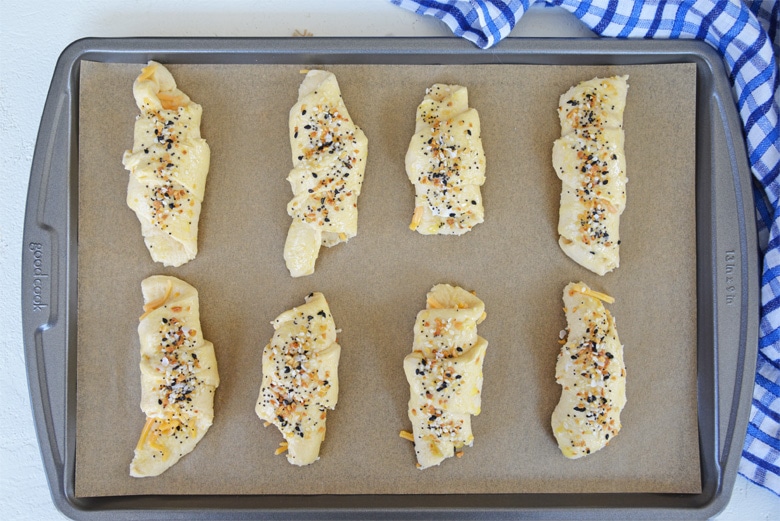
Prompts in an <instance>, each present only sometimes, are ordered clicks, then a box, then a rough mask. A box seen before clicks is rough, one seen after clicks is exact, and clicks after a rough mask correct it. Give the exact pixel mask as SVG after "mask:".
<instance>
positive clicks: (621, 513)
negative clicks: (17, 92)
mask: <svg viewBox="0 0 780 521" xmlns="http://www.w3.org/2000/svg"><path fill="white" fill-rule="evenodd" d="M149 59H157V60H161V61H162V60H167V61H175V62H178V63H306V64H318V63H338V62H351V63H407V64H413V63H420V64H429V63H445V64H446V63H457V64H466V63H497V64H501V63H524V64H553V65H555V64H573V65H596V64H599V65H621V64H643V63H676V62H681V61H685V62H694V63H696V64H697V70H698V73H697V75H698V77H699V80H700V81H699V96H700V98H701V97H702V96H704V98H705V99H700V101H699V104H698V105H699V107H709V108H707V111H708V114H709V116H710V118H711V119H712V120H721V121H723V123H724V124H725V125H726V133H727V137H726V142H725V143H713V144H714V145H716V146H714V147H712V148H711V150H712V151H711V153H712V154H727V156H728V161H729V164H731V165H732V172H731V174H732V175H731V177H730V178H728V179H721V178H717V179H714V180H712V179H707V178H706V177H707V176H706V174H707V172H703V173H702V172H701V168H700V167H697V183H700V182H704V183H710V182H711V181H714V182H715V183H717V185H718V187H719V189H726V190H733V192H734V199H735V205H734V207H733V208H728V209H726V211H725V212H720V213H717V212H715V210H721V209H714V208H707V211H708V212H703V211H700V208H699V206H697V227H698V228H699V229H702V228H704V229H708V230H710V231H714V232H715V233H717V231H718V222H719V219H734V218H736V219H737V220H738V221H739V226H740V234H741V237H740V252H739V256H740V264H739V266H740V268H739V269H740V277H741V278H740V291H739V312H738V314H737V315H736V316H734V317H732V319H731V322H733V323H732V324H726V325H725V326H733V327H735V328H739V330H740V345H739V346H736V348H737V349H738V350H739V353H740V356H739V363H738V367H736V368H732V369H729V368H723V367H717V366H715V363H716V355H717V352H716V351H717V349H719V348H721V347H724V346H717V344H716V341H717V339H716V338H711V337H712V336H713V335H714V333H712V332H713V331H714V330H715V324H714V323H713V321H712V320H710V321H707V320H704V319H702V318H701V312H700V319H699V323H700V329H699V350H698V351H699V366H700V370H701V369H702V364H704V366H707V367H714V371H715V373H714V374H712V377H713V379H714V380H713V381H709V380H707V375H705V377H703V378H700V388H699V393H700V410H699V419H700V428H701V429H702V431H703V432H702V433H700V437H702V441H704V442H705V443H703V444H702V454H701V458H702V476H703V477H702V479H703V485H704V488H705V490H704V491H703V492H702V494H698V495H696V494H694V495H680V494H590V495H577V494H505V495H499V494H495V495H493V494H485V495H479V496H468V495H466V496H452V495H420V496H388V495H385V496H377V495H361V496H354V495H344V496H195V497H187V498H181V497H155V496H144V497H112V498H76V497H75V494H74V489H73V487H74V474H75V464H74V461H73V459H74V455H75V407H76V404H75V367H76V365H75V364H76V360H75V349H73V350H70V348H75V325H76V312H77V309H76V307H77V300H76V287H77V286H76V283H77V247H76V245H77V240H76V229H77V222H76V214H75V213H74V212H73V210H74V209H75V208H76V205H77V201H78V194H77V192H76V189H77V187H76V186H73V185H74V184H76V183H73V182H72V181H75V179H77V166H78V165H77V158H76V155H77V154H76V153H75V150H74V148H75V147H72V145H73V144H74V143H76V140H77V117H76V116H77V102H78V100H77V97H78V72H79V63H80V62H81V61H82V60H96V61H107V62H131V63H144V62H146V61H147V60H149ZM701 80H703V82H702V81H701ZM702 83H703V84H704V85H705V86H706V88H705V89H702ZM712 107H716V108H715V110H714V112H715V113H712ZM57 130H59V131H60V133H57V132H56V131H57ZM63 130H65V131H66V134H65V135H63V134H62V131H63ZM67 131H69V134H68V133H67ZM74 133H75V134H74ZM697 139H698V138H697ZM699 144H701V143H699ZM76 150H77V149H76ZM699 156H700V157H699ZM711 159H712V158H711V157H710V158H708V157H707V151H705V150H704V149H703V147H701V146H698V145H697V164H699V165H701V164H702V162H704V163H705V164H707V163H708V162H710V161H711ZM62 169H64V170H62ZM58 174H62V175H63V176H65V177H66V178H67V179H66V180H67V181H68V182H67V183H66V184H67V185H68V189H67V190H65V193H58V194H53V193H50V192H47V191H46V190H47V187H49V186H50V185H49V183H51V182H52V175H54V176H55V177H56V175H58ZM70 176H72V177H70ZM750 187H751V176H750V171H749V167H748V164H747V154H746V151H745V147H744V139H743V136H742V131H741V124H740V120H739V116H738V115H737V113H736V110H735V106H734V102H733V96H732V94H731V87H730V85H729V82H728V80H727V79H726V75H725V72H724V67H723V64H722V62H721V59H720V57H719V55H718V54H717V53H716V52H715V51H714V50H713V49H712V48H710V47H709V46H707V45H706V44H703V43H700V42H694V41H648V40H614V39H546V38H545V39H512V38H510V39H507V40H504V41H503V42H501V43H500V44H499V45H498V46H496V47H494V48H493V49H490V50H487V51H482V50H479V49H477V48H475V47H474V46H473V45H472V44H470V43H469V42H466V41H464V40H461V39H454V38H121V39H99V38H87V39H83V40H78V41H76V42H74V43H72V44H71V45H70V46H68V47H67V48H66V49H65V50H64V51H63V53H62V55H61V56H60V59H59V61H58V63H57V66H56V69H55V71H54V75H53V79H52V85H51V88H50V92H49V97H48V98H47V101H46V105H45V108H44V113H43V116H42V118H41V126H40V130H39V135H38V141H37V143H36V148H35V154H34V157H33V164H32V168H31V174H30V185H29V189H28V198H27V212H26V216H25V227H24V243H23V244H24V245H25V246H24V248H25V249H24V251H23V262H22V284H23V290H22V310H23V313H22V314H23V328H24V342H25V346H24V347H25V357H26V361H27V371H28V381H29V387H30V395H31V402H32V407H33V414H34V419H35V424H36V429H37V433H38V440H39V444H40V448H41V454H42V458H43V461H44V467H45V470H46V475H47V479H48V481H49V486H50V489H51V493H52V498H53V501H54V503H55V505H56V506H57V508H58V509H60V510H61V511H62V512H63V513H64V514H66V515H68V516H69V517H71V518H73V519H96V518H104V517H111V518H114V519H138V518H140V517H143V518H148V519H162V518H169V519H212V518H221V519H253V518H258V517H263V518H267V519H288V518H293V517H294V518H333V519H337V518H338V519H343V518H345V517H350V518H360V519H379V518H383V519H389V518H397V517H403V518H426V519H427V518H441V519H445V518H447V519H453V518H469V519H477V518H478V519H503V518H556V519H560V518H569V517H572V518H573V517H576V518H578V519H582V518H593V519H596V518H601V519H619V518H624V517H626V516H629V515H630V516H631V517H637V518H651V519H652V518H666V519H674V518H677V519H686V518H707V517H711V516H713V515H715V514H717V513H718V512H720V510H722V508H724V507H725V505H726V504H727V503H728V500H729V497H730V494H731V489H732V487H733V483H734V479H735V477H736V468H737V465H738V463H739V458H740V455H741V448H742V444H743V441H744V432H745V429H746V426H747V417H748V413H749V408H750V399H751V397H752V388H753V379H754V376H755V362H754V361H755V357H756V350H757V337H758V301H759V296H758V272H759V267H758V259H757V247H756V244H757V242H756V234H755V219H754V212H753V202H752V191H751V188H750ZM710 189H712V187H710ZM698 203H699V201H698V200H697V205H698ZM44 206H46V208H43V207H44ZM702 206H706V205H702ZM44 210H45V212H46V214H47V215H48V217H47V218H43V215H44ZM713 239H716V237H713ZM37 241H47V242H46V244H47V245H48V247H49V248H50V250H51V256H50V258H49V265H48V266H50V267H51V279H50V280H51V288H49V293H48V295H49V296H50V298H51V299H52V300H51V303H52V313H50V314H49V315H48V316H47V317H46V320H43V321H41V320H39V319H38V317H37V316H36V315H33V313H32V311H31V309H32V305H33V302H34V299H35V291H36V290H35V289H34V287H33V285H31V284H30V282H31V281H32V280H34V264H33V262H34V260H35V259H34V258H33V256H32V252H31V250H30V249H29V248H28V245H29V244H30V243H31V242H37ZM713 243H717V241H716V240H713V241H707V240H703V239H700V240H699V243H698V244H697V249H698V250H699V256H698V257H699V260H698V268H697V269H698V276H699V277H700V278H705V279H708V280H707V281H706V282H707V283H706V284H704V283H702V281H701V280H700V283H699V284H698V286H699V294H698V296H697V298H698V299H699V302H700V303H708V304H705V308H706V307H707V305H711V306H712V310H711V311H713V312H714V311H715V310H716V309H717V306H718V305H719V302H717V299H716V294H717V293H716V290H717V287H718V284H719V282H718V280H717V277H716V276H715V274H716V273H717V272H718V269H719V268H718V262H717V258H713V256H712V255H708V256H706V257H705V256H704V255H701V253H702V252H703V251H706V252H709V253H710V254H713V253H717V252H713V248H715V246H713ZM59 259H64V262H60V261H59ZM45 290H46V288H43V291H45ZM39 291H40V290H39ZM710 318H712V317H710ZM721 326H724V324H721ZM708 331H710V333H709V334H708ZM47 335H48V336H47ZM44 339H45V342H44ZM703 340H704V341H707V343H709V342H710V341H711V342H712V343H711V344H710V345H711V346H712V357H710V356H709V354H708V349H706V348H705V349H702V348H701V346H702V341H703ZM52 351H54V353H53V354H52ZM44 352H45V353H46V354H45V355H44V354H43V353H44ZM44 356H46V357H47V358H46V363H49V364H51V366H53V367H51V366H44V365H43V360H44V359H43V357H44ZM57 370H59V371H62V372H63V373H65V374H66V382H65V387H66V392H67V395H66V397H65V399H64V400H63V402H62V407H64V408H65V411H57V409H58V403H52V402H51V400H50V399H49V396H48V395H47V394H46V393H47V392H48V391H47V384H48V383H49V380H50V379H51V378H52V376H53V374H54V373H55V372H56V371H57ZM728 370H732V371H736V377H735V385H734V388H732V389H718V388H717V378H718V376H719V375H720V372H722V371H728ZM718 392H720V393H724V392H725V393H730V394H732V395H733V400H732V406H731V408H730V410H728V411H719V410H715V412H713V411H711V410H709V409H708V408H709V407H713V408H717V402H716V399H717V394H718ZM55 412H60V416H63V417H64V418H65V420H66V422H67V425H66V426H65V428H64V430H63V429H60V430H61V431H62V432H64V438H65V439H64V440H62V439H59V438H57V436H55V434H56V431H57V427H55V426H54V425H53V418H54V417H55V416H56V414H55ZM710 415H712V416H710ZM722 415H726V416H727V417H728V420H729V421H728V425H729V427H728V429H727V431H726V432H725V433H721V432H720V429H719V426H718V417H719V416H722ZM707 433H709V434H710V435H711V436H712V439H711V440H709V441H710V443H709V445H712V446H711V447H709V448H707V447H706V446H707V445H708V443H706V442H707V441H708V440H707V439H705V438H706V436H707ZM721 437H723V439H724V440H725V441H724V443H725V445H724V450H723V451H722V452H721V451H720V450H719V448H718V447H719V445H720V444H721ZM60 447H64V450H60ZM705 474H706V476H705ZM258 498H259V499H261V500H262V504H260V503H257V500H258ZM291 504H297V505H299V506H297V507H292V506H290V505H291Z"/></svg>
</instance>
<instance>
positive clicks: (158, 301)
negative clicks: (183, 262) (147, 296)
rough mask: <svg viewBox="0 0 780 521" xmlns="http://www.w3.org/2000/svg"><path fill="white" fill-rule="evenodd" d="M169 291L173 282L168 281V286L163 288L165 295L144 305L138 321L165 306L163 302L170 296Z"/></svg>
mask: <svg viewBox="0 0 780 521" xmlns="http://www.w3.org/2000/svg"><path fill="white" fill-rule="evenodd" d="M171 291H173V282H171V281H170V280H169V281H168V286H167V287H166V288H165V294H164V295H163V296H162V297H160V298H158V299H155V300H153V301H151V302H149V303H147V304H144V314H143V315H141V317H140V318H139V319H138V320H143V319H145V318H146V317H147V316H148V315H149V313H151V312H152V311H154V310H155V309H157V308H159V307H160V306H162V305H163V304H165V302H166V301H167V300H168V297H170V296H171Z"/></svg>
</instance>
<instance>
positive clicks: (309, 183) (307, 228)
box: [284, 70, 368, 277]
mask: <svg viewBox="0 0 780 521" xmlns="http://www.w3.org/2000/svg"><path fill="white" fill-rule="evenodd" d="M289 122H290V146H291V148H292V160H293V169H292V171H290V174H289V175H288V176H287V180H288V181H289V182H290V186H291V187H292V191H293V199H292V200H291V201H290V203H289V204H288V205H287V213H288V214H289V215H290V217H292V219H293V220H292V223H291V224H290V229H289V231H288V233H287V241H286V242H285V245H284V260H285V263H286V264H287V269H288V270H290V275H292V276H293V277H301V276H304V275H311V274H312V273H314V264H315V262H316V260H317V257H318V256H319V252H320V246H323V245H324V246H327V247H331V246H335V245H336V244H339V243H341V242H347V241H348V240H349V239H351V238H352V237H354V236H355V235H357V219H358V208H357V198H358V196H359V195H360V189H361V187H362V186H363V174H364V172H365V169H366V157H367V155H368V140H367V139H366V135H365V134H364V133H363V131H362V130H360V128H358V127H357V126H356V125H355V123H354V122H353V121H352V118H351V117H350V116H349V112H347V107H346V105H344V100H342V98H341V90H340V89H339V84H338V82H337V81H336V76H334V75H333V74H332V73H330V72H327V71H322V70H312V71H309V72H308V73H307V74H306V78H304V80H303V82H302V83H301V86H300V88H299V89H298V103H296V104H295V105H294V106H293V108H292V109H290V119H289Z"/></svg>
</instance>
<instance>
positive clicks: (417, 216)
mask: <svg viewBox="0 0 780 521" xmlns="http://www.w3.org/2000/svg"><path fill="white" fill-rule="evenodd" d="M422 217H423V207H422V206H415V208H414V214H412V223H411V224H410V225H409V229H410V230H412V231H415V230H416V229H417V227H418V226H420V223H421V222H422Z"/></svg>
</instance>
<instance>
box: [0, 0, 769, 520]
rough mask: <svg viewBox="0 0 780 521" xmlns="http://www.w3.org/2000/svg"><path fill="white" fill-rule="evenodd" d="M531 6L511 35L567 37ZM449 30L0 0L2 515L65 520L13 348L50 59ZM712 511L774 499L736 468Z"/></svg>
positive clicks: (137, 1)
mask: <svg viewBox="0 0 780 521" xmlns="http://www.w3.org/2000/svg"><path fill="white" fill-rule="evenodd" d="M559 16H560V15H559V14H557V13H556V14H550V13H549V12H544V13H542V12H539V11H538V10H536V9H534V10H533V11H532V12H531V13H530V14H529V15H526V16H525V17H524V18H523V20H522V21H521V23H520V24H519V25H518V26H517V27H516V28H515V30H514V31H513V33H512V36H545V35H560V34H566V35H576V36H586V35H588V34H589V31H587V29H585V28H584V27H583V26H581V25H579V22H577V21H576V20H575V19H574V18H564V19H563V21H562V19H561V18H560V17H559ZM295 30H299V31H303V30H308V31H309V32H311V33H313V34H314V35H316V36H449V35H450V34H451V33H450V32H449V30H448V29H447V28H446V27H445V26H444V25H443V24H442V23H441V22H439V21H438V20H435V19H432V18H430V17H426V18H423V17H420V16H417V15H414V14H412V13H409V12H406V11H403V10H401V9H399V8H397V7H395V6H393V5H391V4H389V3H387V2H385V0H362V1H350V0H329V1H327V2H326V1H322V0H319V1H318V0H298V1H282V0H277V1H275V2H272V1H268V0H254V1H253V0H232V1H228V0H224V1H214V0H208V1H207V0H188V1H181V0H179V1H176V0H171V1H168V2H160V1H159V0H157V1H150V0H125V1H120V0H104V1H98V0H93V1H90V0H69V1H63V0H2V1H1V2H0V182H1V183H2V184H0V194H1V195H0V288H2V292H0V332H2V333H0V375H2V376H0V398H1V399H2V403H3V406H2V407H0V519H2V520H21V521H28V520H29V521H33V520H34V521H45V520H58V519H65V518H64V516H63V515H62V514H60V513H59V512H58V511H57V510H56V509H55V508H54V506H53V504H52V501H51V496H50V494H49V489H48V486H47V484H46V478H45V476H44V473H43V468H42V465H41V459H40V453H39V450H38V444H37V440H36V437H35V431H34V428H33V424H32V415H31V412H30V401H29V394H28V391H27V379H26V373H25V363H24V357H23V348H22V330H21V306H20V278H21V277H20V273H21V252H22V223H23V219H24V208H25V199H26V193H27V182H28V178H29V173H30V163H31V161H32V153H33V148H34V145H35V138H36V135H37V131H38V124H39V121H40V117H41V112H42V110H43V104H44V101H45V99H46V94H47V92H48V88H49V83H50V81H51V77H52V73H53V71H54V65H55V63H56V60H57V58H58V56H59V54H60V52H62V50H63V49H64V48H65V47H66V46H67V45H68V44H69V43H71V42H73V41H74V40H77V39H79V38H83V37H87V36H97V37H117V36H291V35H292V34H293V32H294V31H295ZM718 519H719V520H729V521H730V520H757V521H760V520H770V519H774V520H779V519H780V498H778V497H777V496H775V495H774V494H772V493H770V492H768V491H766V490H764V489H761V488H759V487H757V486H755V485H752V484H750V483H749V482H748V481H747V480H745V479H744V478H742V477H738V478H737V483H736V487H735V489H734V493H733V496H732V499H731V502H730V504H729V505H728V507H727V508H726V510H725V511H724V512H723V513H722V514H721V515H720V516H719V517H718Z"/></svg>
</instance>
